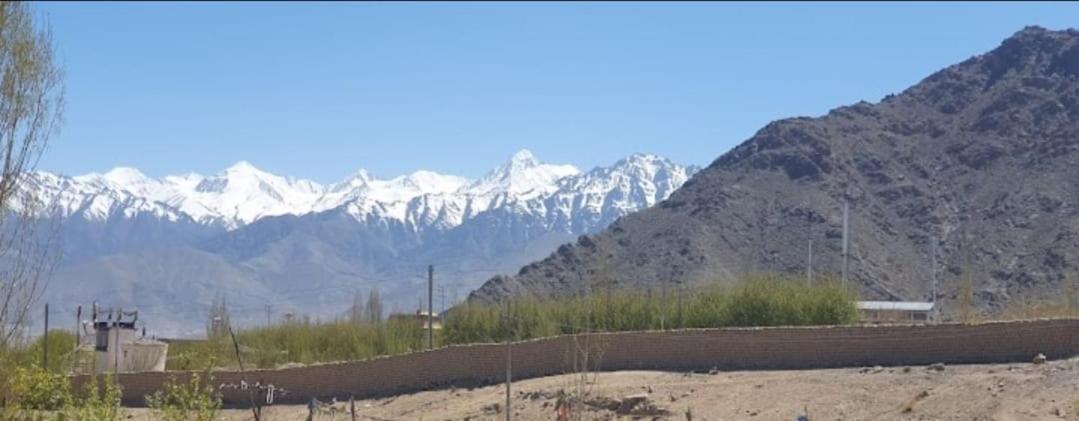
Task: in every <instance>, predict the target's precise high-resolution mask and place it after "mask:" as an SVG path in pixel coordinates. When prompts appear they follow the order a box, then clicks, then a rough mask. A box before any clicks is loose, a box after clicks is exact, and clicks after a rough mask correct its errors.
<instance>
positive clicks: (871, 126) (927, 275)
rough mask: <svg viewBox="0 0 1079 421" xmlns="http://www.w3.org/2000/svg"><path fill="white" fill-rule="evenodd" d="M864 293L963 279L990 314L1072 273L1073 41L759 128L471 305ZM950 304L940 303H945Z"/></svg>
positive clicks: (1020, 40)
mask: <svg viewBox="0 0 1079 421" xmlns="http://www.w3.org/2000/svg"><path fill="white" fill-rule="evenodd" d="M844 202H846V203H848V204H849V215H850V250H851V251H850V259H849V270H850V272H849V277H850V281H851V282H853V283H854V284H855V285H857V286H858V287H860V289H861V291H862V294H863V296H865V297H867V298H878V299H907V300H929V299H931V298H932V297H931V295H932V292H931V291H932V282H931V279H932V277H933V271H932V267H933V264H932V262H933V261H934V259H933V257H932V256H933V254H934V253H933V249H934V247H933V246H932V243H934V242H935V243H936V256H937V259H936V262H937V264H936V272H937V276H938V277H939V293H938V297H939V299H941V300H944V301H945V303H947V301H949V300H954V299H955V297H956V294H957V290H958V288H959V284H960V282H961V280H962V279H964V278H966V277H967V276H969V278H970V279H972V283H973V285H974V289H975V291H976V293H975V302H976V303H977V304H979V305H982V306H984V307H985V308H989V309H994V308H1000V306H1002V305H1003V304H1005V303H1006V302H1007V301H1008V300H1009V299H1013V298H1014V297H1017V296H1025V295H1026V294H1034V295H1053V294H1057V293H1059V292H1060V291H1062V290H1067V289H1066V288H1065V284H1068V283H1069V281H1068V279H1069V277H1070V279H1072V281H1071V282H1074V280H1075V279H1076V278H1075V276H1074V275H1079V274H1077V273H1076V272H1077V264H1079V31H1076V30H1072V29H1069V30H1065V31H1051V30H1047V29H1043V28H1039V27H1028V28H1025V29H1023V30H1021V31H1019V32H1018V33H1016V34H1015V35H1014V36H1012V37H1010V38H1008V39H1006V40H1005V41H1004V42H1003V43H1002V44H1001V45H1000V46H999V47H997V48H996V49H994V50H992V51H990V52H988V53H986V54H983V55H979V56H976V57H972V58H970V59H968V60H966V61H963V62H961V63H959V64H956V65H953V66H950V67H948V68H945V69H943V70H941V71H938V72H936V73H934V74H932V75H930V76H929V77H927V78H926V79H924V80H922V81H921V82H920V83H918V84H916V85H914V86H912V87H910V88H908V89H906V90H905V91H903V92H902V93H900V94H897V95H889V96H888V97H886V98H884V99H883V100H881V101H880V102H878V103H867V102H861V103H858V104H854V105H851V106H846V107H840V108H837V109H835V110H832V111H831V112H829V113H828V114H827V115H825V116H822V117H819V118H791V119H785V120H779V121H776V122H773V123H770V124H768V125H767V126H766V127H764V128H763V129H761V130H760V131H759V132H757V133H756V134H755V135H754V136H753V137H752V138H750V139H749V140H747V141H745V142H744V143H742V144H741V145H739V146H737V147H735V148H734V149H732V150H731V151H729V152H728V153H726V154H724V155H723V156H721V157H720V158H719V159H717V160H716V161H714V162H713V163H712V164H711V165H710V166H708V167H707V168H706V169H703V170H701V171H700V172H698V173H697V174H696V175H695V176H694V177H692V178H691V179H690V180H689V181H688V182H686V183H685V184H684V185H683V186H682V187H681V188H680V189H679V190H678V191H676V192H675V193H674V194H673V195H672V196H671V197H670V198H669V199H667V200H666V201H664V202H661V203H660V204H658V205H657V206H655V207H653V208H650V209H647V210H644V211H641V212H638V213H635V214H632V215H628V216H625V217H623V218H621V219H619V220H618V221H616V222H615V223H614V224H612V225H611V226H610V227H608V228H607V229H606V230H604V231H602V232H600V233H598V234H595V235H590V236H583V237H580V238H579V239H578V241H577V242H576V243H574V244H567V245H563V246H561V247H560V248H559V249H558V250H557V251H556V252H554V253H553V254H551V256H550V257H548V258H546V259H544V260H542V261H538V262H536V263H533V264H530V265H528V266H525V267H523V268H522V269H521V270H520V272H519V273H518V274H517V275H515V276H511V277H496V278H494V279H491V280H490V281H488V282H487V283H486V284H484V286H483V287H482V288H480V289H479V290H477V291H475V292H474V293H473V294H472V295H471V297H470V298H471V299H472V300H474V301H480V302H490V301H496V300H498V299H500V298H502V297H505V296H507V295H509V294H527V295H534V296H541V297H545V296H557V295H566V294H574V293H579V292H582V291H586V290H589V289H594V288H596V287H599V286H603V287H607V286H611V285H614V286H620V287H629V288H654V289H659V288H690V287H693V286H696V285H699V284H701V283H705V282H712V281H721V282H733V281H734V280H736V279H738V278H739V277H740V276H742V275H744V274H747V273H753V272H762V271H775V272H781V273H791V274H797V275H801V274H805V273H806V266H807V261H808V256H809V252H808V248H809V243H810V241H812V243H813V250H814V253H813V262H814V263H813V265H814V271H815V272H816V273H818V274H822V273H833V274H839V273H840V272H841V270H842V269H841V264H842V257H841V256H842V250H841V247H842V245H841V243H842V209H843V204H844ZM946 305H947V304H946Z"/></svg>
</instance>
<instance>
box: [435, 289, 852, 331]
mask: <svg viewBox="0 0 1079 421" xmlns="http://www.w3.org/2000/svg"><path fill="white" fill-rule="evenodd" d="M854 300H855V295H854V293H853V292H852V291H851V290H849V289H847V288H844V287H842V286H840V285H839V284H838V283H836V282H823V283H818V284H816V285H807V284H806V283H805V282H804V281H802V280H793V279H784V278H782V277H778V276H756V277H752V278H749V279H747V280H745V281H744V282H742V283H741V284H739V285H737V286H735V287H723V286H719V285H715V286H711V287H706V288H703V289H700V290H696V291H692V293H690V292H688V291H679V292H676V293H671V294H666V293H664V294H654V293H650V292H644V293H640V292H625V291H622V292H615V291H610V290H608V291H600V292H596V293H593V294H589V295H586V296H578V297H571V298H561V299H550V300H535V299H516V300H513V301H511V303H510V305H509V314H510V317H509V318H508V319H506V318H505V317H504V313H505V307H503V306H494V305H480V304H468V303H466V304H463V305H461V306H459V307H457V308H455V309H453V311H452V312H450V314H448V315H447V319H446V321H445V329H444V331H443V335H444V339H445V341H446V342H447V343H474V342H496V341H501V340H504V339H505V338H506V335H507V334H508V333H507V332H512V334H513V336H514V337H515V338H518V339H527V338H537V337H543V336H551V335H556V334H559V333H562V334H572V333H580V332H586V331H593V332H595V331H601V332H617V331H633V330H655V329H678V328H707V327H724V326H796V325H835V324H848V323H852V322H854V321H855V320H856V318H857V309H856V308H855V305H854Z"/></svg>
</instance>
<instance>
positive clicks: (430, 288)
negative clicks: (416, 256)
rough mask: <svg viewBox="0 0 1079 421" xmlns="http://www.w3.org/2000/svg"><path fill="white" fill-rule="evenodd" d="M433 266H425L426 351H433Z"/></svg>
mask: <svg viewBox="0 0 1079 421" xmlns="http://www.w3.org/2000/svg"><path fill="white" fill-rule="evenodd" d="M434 295H435V265H427V349H435V312H434V310H435V308H434V307H435V306H434V302H435V299H434V298H435V297H434Z"/></svg>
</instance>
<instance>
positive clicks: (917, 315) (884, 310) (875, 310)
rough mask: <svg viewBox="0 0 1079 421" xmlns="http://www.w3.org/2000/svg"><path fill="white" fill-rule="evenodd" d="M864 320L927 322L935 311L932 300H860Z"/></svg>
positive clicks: (859, 308)
mask: <svg viewBox="0 0 1079 421" xmlns="http://www.w3.org/2000/svg"><path fill="white" fill-rule="evenodd" d="M857 307H858V312H859V313H861V314H862V320H865V321H867V322H873V323H887V322H927V321H929V319H930V314H931V313H932V312H933V303H932V302H921V301H858V302H857Z"/></svg>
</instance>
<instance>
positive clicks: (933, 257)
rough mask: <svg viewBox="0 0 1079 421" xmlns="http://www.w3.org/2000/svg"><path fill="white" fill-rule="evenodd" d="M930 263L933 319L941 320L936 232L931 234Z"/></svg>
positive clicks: (935, 320)
mask: <svg viewBox="0 0 1079 421" xmlns="http://www.w3.org/2000/svg"><path fill="white" fill-rule="evenodd" d="M929 256H930V257H929V265H930V270H929V272H930V274H931V275H930V276H931V277H932V280H933V285H932V288H931V289H932V291H933V292H932V293H933V297H932V298H931V299H930V300H929V301H932V302H933V321H934V322H939V321H940V308H939V307H938V306H937V236H936V234H933V235H930V236H929Z"/></svg>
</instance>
